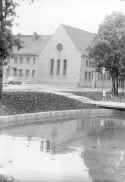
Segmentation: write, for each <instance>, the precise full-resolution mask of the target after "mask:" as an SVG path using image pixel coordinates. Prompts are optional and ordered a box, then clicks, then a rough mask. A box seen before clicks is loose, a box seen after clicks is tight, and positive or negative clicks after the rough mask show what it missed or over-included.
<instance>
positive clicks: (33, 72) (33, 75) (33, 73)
mask: <svg viewBox="0 0 125 182" xmlns="http://www.w3.org/2000/svg"><path fill="white" fill-rule="evenodd" d="M35 73H36V71H35V70H32V77H33V78H34V77H35Z"/></svg>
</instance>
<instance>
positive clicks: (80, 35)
mask: <svg viewBox="0 0 125 182" xmlns="http://www.w3.org/2000/svg"><path fill="white" fill-rule="evenodd" d="M62 26H63V27H64V28H65V30H66V32H67V33H68V34H69V36H70V38H71V39H72V41H73V43H74V44H75V46H76V47H77V49H78V50H79V51H80V53H81V54H86V53H87V52H88V51H87V49H88V48H89V46H90V45H91V43H92V42H93V40H94V37H95V36H96V34H94V33H91V32H88V31H85V30H81V29H78V28H74V27H70V26H67V25H62Z"/></svg>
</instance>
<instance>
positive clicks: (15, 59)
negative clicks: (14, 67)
mask: <svg viewBox="0 0 125 182" xmlns="http://www.w3.org/2000/svg"><path fill="white" fill-rule="evenodd" d="M17 59H18V58H17V56H14V64H17Z"/></svg>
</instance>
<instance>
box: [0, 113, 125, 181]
mask: <svg viewBox="0 0 125 182" xmlns="http://www.w3.org/2000/svg"><path fill="white" fill-rule="evenodd" d="M97 112H98V111H97ZM90 114H91V113H90ZM124 118H125V113H124V112H120V111H119V112H112V115H111V113H110V115H109V117H108V116H107V115H106V116H105V113H104V114H102V115H101V116H99V117H97V115H96V116H95V115H93V117H89V118H88V119H87V118H83V117H82V118H79V119H77V120H69V121H66V120H62V121H59V122H58V121H55V122H51V121H50V122H47V123H44V124H37V125H35V124H33V125H30V126H28V125H27V126H22V127H18V128H16V127H14V128H8V129H4V130H1V131H0V174H6V175H12V176H13V177H14V178H16V179H18V180H19V181H30V182H84V181H85V182H87V181H88V182H90V181H92V182H123V181H125V119H124Z"/></svg>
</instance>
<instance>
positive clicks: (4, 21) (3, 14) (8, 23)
mask: <svg viewBox="0 0 125 182" xmlns="http://www.w3.org/2000/svg"><path fill="white" fill-rule="evenodd" d="M19 1H20V0H0V99H1V97H2V88H3V66H4V65H5V64H7V61H6V60H7V58H8V57H9V56H10V54H11V53H12V49H13V46H17V47H18V48H21V41H20V40H19V39H18V38H16V37H15V36H13V34H12V31H11V28H12V26H13V22H14V18H15V17H16V11H15V10H16V7H17V6H18V5H19ZM33 1H34V0H29V2H33Z"/></svg>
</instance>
